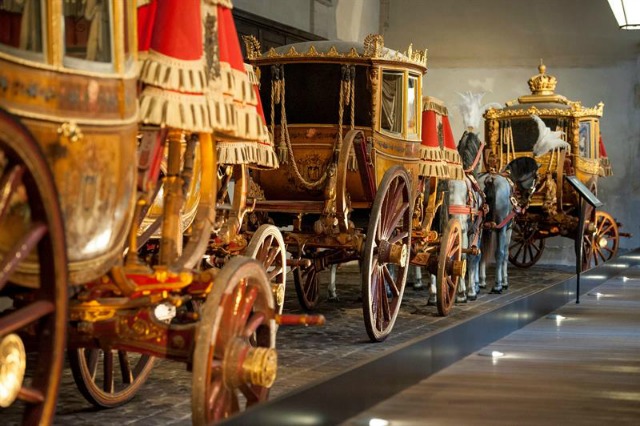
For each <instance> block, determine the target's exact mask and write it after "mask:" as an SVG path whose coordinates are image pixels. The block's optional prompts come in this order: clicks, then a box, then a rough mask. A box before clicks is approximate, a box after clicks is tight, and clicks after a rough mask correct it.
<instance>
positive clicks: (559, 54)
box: [380, 0, 640, 68]
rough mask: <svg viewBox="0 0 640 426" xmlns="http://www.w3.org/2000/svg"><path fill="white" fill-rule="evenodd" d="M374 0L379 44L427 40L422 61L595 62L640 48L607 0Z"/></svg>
mask: <svg viewBox="0 0 640 426" xmlns="http://www.w3.org/2000/svg"><path fill="white" fill-rule="evenodd" d="M636 1H640V0H636ZM380 2H381V4H382V8H381V16H380V20H381V24H382V25H383V27H384V28H385V30H384V38H385V45H386V46H388V47H391V48H394V49H397V50H405V49H406V47H407V46H408V45H409V43H413V46H414V48H417V49H423V48H427V49H428V50H429V52H428V58H429V66H430V67H437V68H449V67H473V68H484V67H488V68H494V67H521V66H522V67H530V66H532V65H533V66H535V65H537V64H538V62H539V60H540V59H541V58H542V59H543V60H544V62H545V64H547V65H551V66H553V67H554V68H558V67H602V66H607V65H613V64H614V63H616V62H619V61H622V60H636V59H637V58H638V57H639V53H640V30H636V31H630V30H620V29H618V26H617V23H616V20H615V18H614V16H613V13H612V12H611V9H610V8H609V3H608V2H607V0H386V1H385V0H380ZM385 3H388V4H389V8H388V16H386V17H385V7H384V4H385Z"/></svg>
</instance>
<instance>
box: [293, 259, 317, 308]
mask: <svg viewBox="0 0 640 426" xmlns="http://www.w3.org/2000/svg"><path fill="white" fill-rule="evenodd" d="M293 284H294V286H295V288H296V295H297V296H298V302H300V306H302V308H303V309H304V310H306V311H314V310H315V309H316V307H317V306H318V301H319V300H320V271H318V269H317V268H316V262H315V261H314V258H313V257H311V264H310V265H309V266H306V267H305V266H300V267H298V268H296V269H294V270H293Z"/></svg>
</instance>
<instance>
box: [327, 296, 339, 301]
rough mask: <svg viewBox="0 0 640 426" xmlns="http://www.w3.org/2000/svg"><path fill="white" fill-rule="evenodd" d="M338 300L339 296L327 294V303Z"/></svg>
mask: <svg viewBox="0 0 640 426" xmlns="http://www.w3.org/2000/svg"><path fill="white" fill-rule="evenodd" d="M339 301H340V298H339V297H338V296H329V298H328V299H327V302H329V303H337V302H339Z"/></svg>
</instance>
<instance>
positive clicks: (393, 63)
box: [249, 41, 426, 211]
mask: <svg viewBox="0 0 640 426" xmlns="http://www.w3.org/2000/svg"><path fill="white" fill-rule="evenodd" d="M376 49H377V50H376ZM249 52H250V54H249V60H250V62H252V63H253V64H255V65H256V66H257V67H258V68H259V69H260V74H261V98H262V103H263V105H265V110H266V116H267V119H269V116H270V114H272V115H273V119H274V123H277V124H274V126H273V130H274V139H275V144H276V147H277V149H278V150H279V152H281V151H280V150H281V149H283V148H284V147H283V146H282V145H281V142H280V141H281V135H282V128H281V124H280V123H282V105H281V104H274V103H273V102H272V97H273V96H275V93H273V91H274V90H278V89H277V88H276V89H273V88H272V87H276V86H274V85H273V84H272V82H273V81H274V79H275V78H279V76H278V77H276V76H275V73H276V72H280V69H283V73H284V74H283V78H284V80H285V90H286V95H285V99H284V102H285V103H286V104H285V106H284V109H285V111H286V112H285V114H286V122H287V127H288V133H289V135H288V136H289V138H290V141H291V147H292V151H293V152H292V153H293V158H288V161H287V162H286V163H284V164H282V163H283V162H282V161H281V167H280V168H279V169H278V170H277V171H274V172H272V171H268V172H264V173H263V172H259V171H258V172H256V173H254V174H253V176H254V180H255V181H256V183H258V184H259V185H260V186H261V188H262V189H263V190H264V193H265V198H266V199H267V200H274V201H276V200H278V201H286V200H300V201H310V202H318V201H323V200H324V194H323V190H322V188H321V187H320V186H318V187H316V188H312V189H311V190H309V189H310V188H308V187H305V186H304V184H301V183H300V179H297V178H296V171H295V168H297V170H298V172H299V174H300V175H301V176H302V177H303V178H304V179H305V180H306V181H307V182H315V181H317V180H318V179H320V178H321V176H322V175H323V174H324V173H325V172H326V171H327V170H328V169H329V164H330V163H331V162H332V161H333V160H334V156H335V155H336V153H337V151H339V150H340V149H341V147H340V146H338V145H340V144H341V142H340V139H341V138H340V136H339V134H338V131H339V130H338V129H341V131H342V132H343V133H344V134H346V133H347V131H348V130H349V129H354V130H358V131H361V132H362V135H363V139H364V140H363V141H362V143H363V144H364V146H363V148H364V149H365V150H366V151H365V152H366V156H367V161H368V164H367V165H366V168H365V169H359V168H356V167H349V168H348V170H347V171H346V190H347V192H348V193H349V195H350V201H351V203H352V205H353V207H354V208H369V207H371V205H372V204H373V199H374V196H375V188H377V187H378V185H379V184H380V182H381V181H382V176H383V175H384V173H385V172H386V171H387V170H388V169H389V168H390V167H392V166H394V165H402V166H404V167H405V168H406V169H407V171H408V173H409V175H410V176H412V178H413V179H416V178H417V176H418V172H419V159H420V154H419V147H420V134H421V110H422V109H421V105H422V104H421V93H422V76H423V74H424V73H425V72H426V58H425V57H424V56H423V55H422V53H421V52H415V54H413V56H407V55H405V54H402V53H399V52H396V51H393V50H390V49H387V48H384V47H381V46H379V45H378V47H376V45H375V44H374V45H368V46H367V47H365V45H363V44H362V43H348V42H333V41H326V42H313V43H299V44H294V45H289V46H283V47H280V48H278V49H274V50H272V51H269V52H266V53H264V54H262V55H261V54H259V52H255V51H253V53H251V52H252V51H251V50H250V51H249ZM409 55H412V54H411V53H409ZM274 66H277V67H280V69H277V70H276V68H274ZM345 68H350V69H351V70H352V71H351V72H355V74H354V76H353V77H352V81H351V83H350V84H352V85H353V91H354V93H353V99H351V97H350V95H349V94H344V92H343V94H342V95H341V91H342V90H343V89H342V87H343V85H342V81H343V80H344V72H345V71H344V70H345ZM347 72H349V71H347ZM383 87H387V89H383ZM383 92H384V94H383ZM385 97H386V99H385ZM352 103H353V105H352ZM271 109H273V111H271ZM394 114H395V116H394ZM352 115H353V116H352ZM341 119H342V124H341V125H339V124H338V123H339V122H340V120H341ZM352 120H353V122H352ZM342 139H343V140H344V136H343V137H342ZM346 145H347V144H346V143H344V142H342V144H341V146H346ZM294 161H295V163H296V167H295V168H294V167H293V162H294ZM351 166H353V164H352V165H351ZM363 166H365V165H363ZM293 211H295V209H294V210H293Z"/></svg>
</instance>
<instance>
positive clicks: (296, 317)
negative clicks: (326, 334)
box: [276, 314, 325, 327]
mask: <svg viewBox="0 0 640 426" xmlns="http://www.w3.org/2000/svg"><path fill="white" fill-rule="evenodd" d="M276 323H277V324H279V325H304V326H305V327H307V326H310V325H324V323H325V319H324V315H308V314H283V315H276Z"/></svg>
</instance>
